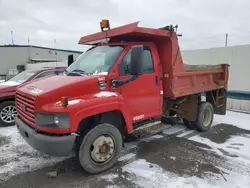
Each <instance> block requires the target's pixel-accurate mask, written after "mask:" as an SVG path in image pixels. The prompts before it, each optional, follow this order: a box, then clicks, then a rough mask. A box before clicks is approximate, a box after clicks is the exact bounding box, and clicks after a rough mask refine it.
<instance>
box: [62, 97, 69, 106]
mask: <svg viewBox="0 0 250 188" xmlns="http://www.w3.org/2000/svg"><path fill="white" fill-rule="evenodd" d="M61 104H62V105H63V106H68V104H69V100H68V97H61Z"/></svg>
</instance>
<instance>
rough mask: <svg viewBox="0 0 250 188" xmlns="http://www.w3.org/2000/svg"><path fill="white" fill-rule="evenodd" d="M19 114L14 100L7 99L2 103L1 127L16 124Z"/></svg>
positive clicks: (0, 113)
mask: <svg viewBox="0 0 250 188" xmlns="http://www.w3.org/2000/svg"><path fill="white" fill-rule="evenodd" d="M16 115H17V110H16V104H15V102H14V101H5V102H2V103H1V104H0V127H1V126H4V127H7V126H13V125H15V117H16Z"/></svg>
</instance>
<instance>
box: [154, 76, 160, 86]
mask: <svg viewBox="0 0 250 188" xmlns="http://www.w3.org/2000/svg"><path fill="white" fill-rule="evenodd" d="M155 84H156V85H157V86H158V85H159V79H158V76H155Z"/></svg>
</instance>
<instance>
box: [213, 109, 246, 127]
mask: <svg viewBox="0 0 250 188" xmlns="http://www.w3.org/2000/svg"><path fill="white" fill-rule="evenodd" d="M218 123H227V124H231V125H236V126H237V127H240V128H242V129H246V130H250V114H246V113H239V112H232V111H227V114H226V115H225V116H224V115H215V116H214V123H213V124H218Z"/></svg>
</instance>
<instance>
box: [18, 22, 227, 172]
mask: <svg viewBox="0 0 250 188" xmlns="http://www.w3.org/2000/svg"><path fill="white" fill-rule="evenodd" d="M101 28H102V31H101V32H99V33H95V34H92V35H88V36H84V37H82V38H81V39H80V41H79V44H84V45H92V46H93V47H92V48H90V49H89V50H88V51H87V52H85V53H83V54H82V55H81V56H79V57H78V58H77V59H76V61H75V62H73V63H72V64H71V65H70V66H69V67H68V68H67V69H66V71H65V73H64V74H63V75H58V76H54V77H50V78H47V79H46V78H45V79H41V80H38V81H34V82H31V83H29V84H27V85H25V86H23V87H20V88H18V90H17V94H16V105H17V112H18V116H17V117H16V124H17V127H18V130H19V132H20V134H21V135H22V137H23V138H24V139H25V140H26V141H27V143H28V144H30V145H31V146H32V147H33V148H35V149H37V150H39V151H41V152H43V153H47V154H49V155H53V156H65V155H68V154H69V153H71V152H72V151H75V153H76V157H77V159H78V160H79V163H80V165H81V166H82V167H83V169H84V170H86V171H87V172H89V173H91V174H95V173H99V172H102V171H105V170H107V169H109V168H111V167H112V166H113V165H114V164H115V163H116V161H117V159H118V157H119V156H120V153H121V151H122V147H123V145H124V140H125V139H126V137H127V136H129V135H131V134H133V133H134V132H135V131H136V129H138V128H140V126H143V125H144V124H145V123H146V122H148V120H151V121H152V120H154V119H156V118H159V117H164V118H165V119H167V118H171V117H172V116H178V117H179V118H181V119H182V120H183V122H184V124H185V125H186V126H187V127H189V128H191V129H198V130H199V131H207V130H209V128H210V127H211V124H212V121H213V116H214V114H225V113H226V99H227V97H226V96H227V85H228V65H227V64H220V65H213V66H209V65H207V66H199V65H184V64H183V60H182V56H181V52H180V48H179V45H178V35H177V34H176V29H175V28H176V27H173V26H172V25H170V26H166V27H164V28H161V29H150V28H143V27H138V22H136V23H132V24H128V25H125V26H121V27H118V28H114V29H110V27H109V21H107V20H103V21H102V22H101ZM106 28H107V29H106ZM202 95H205V97H206V100H205V101H202V100H201V96H202Z"/></svg>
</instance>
